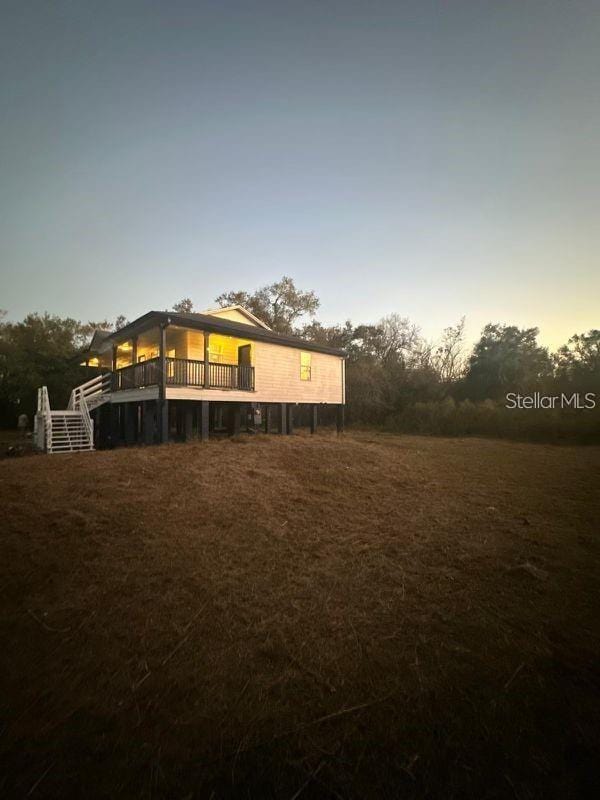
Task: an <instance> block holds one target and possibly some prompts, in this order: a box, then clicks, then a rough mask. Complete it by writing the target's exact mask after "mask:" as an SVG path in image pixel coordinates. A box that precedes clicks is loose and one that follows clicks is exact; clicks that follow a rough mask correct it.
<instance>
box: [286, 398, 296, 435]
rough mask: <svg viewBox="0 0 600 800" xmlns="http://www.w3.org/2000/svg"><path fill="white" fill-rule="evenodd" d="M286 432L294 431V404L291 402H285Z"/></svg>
mask: <svg viewBox="0 0 600 800" xmlns="http://www.w3.org/2000/svg"><path fill="white" fill-rule="evenodd" d="M286 423H287V424H286V428H287V430H286V433H288V434H292V433H293V432H294V405H293V403H288V404H287V420H286Z"/></svg>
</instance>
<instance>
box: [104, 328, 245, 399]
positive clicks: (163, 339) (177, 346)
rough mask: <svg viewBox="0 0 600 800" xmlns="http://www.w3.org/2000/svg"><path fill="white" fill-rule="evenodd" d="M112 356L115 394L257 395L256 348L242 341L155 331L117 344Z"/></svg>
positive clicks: (179, 331) (182, 331)
mask: <svg viewBox="0 0 600 800" xmlns="http://www.w3.org/2000/svg"><path fill="white" fill-rule="evenodd" d="M110 355H111V358H110V362H111V364H110V368H111V370H112V379H111V380H112V385H111V390H112V391H113V392H118V391H121V390H127V389H141V388H144V387H146V386H155V385H164V386H191V387H198V388H205V389H232V390H236V389H237V390H241V391H246V392H247V391H254V364H253V360H254V348H253V343H252V342H251V341H249V340H247V339H243V338H240V337H237V336H226V335H223V334H220V333H208V332H204V331H197V330H191V329H189V328H182V327H178V326H168V327H166V328H154V329H151V330H148V331H145V332H143V333H141V334H139V335H138V336H136V337H133V338H131V339H128V340H125V341H123V342H121V343H119V344H117V345H115V346H114V347H113V350H112V353H111V354H110ZM107 361H108V358H106V359H105V364H104V365H103V364H100V366H108V364H107V363H106V362H107Z"/></svg>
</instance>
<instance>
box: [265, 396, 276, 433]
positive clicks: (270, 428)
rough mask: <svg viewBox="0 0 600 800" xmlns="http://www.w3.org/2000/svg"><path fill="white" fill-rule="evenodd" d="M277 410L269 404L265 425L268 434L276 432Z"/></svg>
mask: <svg viewBox="0 0 600 800" xmlns="http://www.w3.org/2000/svg"><path fill="white" fill-rule="evenodd" d="M274 417H275V409H274V408H273V406H272V405H271V403H267V407H266V410H265V425H266V428H265V429H266V432H267V433H273V432H274V430H275V420H274Z"/></svg>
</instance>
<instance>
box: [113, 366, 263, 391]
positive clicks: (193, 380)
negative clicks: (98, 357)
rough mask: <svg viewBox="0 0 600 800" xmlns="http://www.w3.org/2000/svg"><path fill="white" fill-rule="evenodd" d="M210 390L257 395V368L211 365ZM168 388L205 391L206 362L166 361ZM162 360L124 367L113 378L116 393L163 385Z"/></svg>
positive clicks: (116, 371) (114, 373)
mask: <svg viewBox="0 0 600 800" xmlns="http://www.w3.org/2000/svg"><path fill="white" fill-rule="evenodd" d="M208 366H209V373H208V374H209V388H211V389H237V390H238V391H246V392H251V391H254V367H250V366H241V365H239V364H217V363H215V362H213V361H211V362H210V363H209V365H208ZM165 370H166V373H167V374H166V384H167V386H197V387H203V386H205V383H204V361H193V360H191V359H187V358H166V359H165ZM160 379H161V375H160V359H158V358H152V359H149V360H148V361H142V362H141V363H139V364H132V365H130V366H128V367H121V369H117V370H115V372H113V374H112V386H111V388H112V391H113V392H118V391H119V390H121V389H141V388H143V387H145V386H155V385H157V384H158V383H160Z"/></svg>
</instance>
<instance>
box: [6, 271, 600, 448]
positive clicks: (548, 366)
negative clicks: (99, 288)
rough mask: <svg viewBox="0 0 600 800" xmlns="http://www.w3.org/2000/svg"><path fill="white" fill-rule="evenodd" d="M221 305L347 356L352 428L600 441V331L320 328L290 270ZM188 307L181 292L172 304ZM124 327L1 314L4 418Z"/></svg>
mask: <svg viewBox="0 0 600 800" xmlns="http://www.w3.org/2000/svg"><path fill="white" fill-rule="evenodd" d="M215 302H216V303H217V304H218V305H220V306H228V305H235V304H240V305H242V306H244V307H245V308H247V309H248V310H250V311H251V312H252V313H253V314H255V315H256V316H257V317H259V318H260V319H262V320H263V321H264V322H266V323H267V324H268V325H269V326H270V327H271V328H272V329H273V330H274V331H276V332H278V333H283V334H292V335H296V336H300V337H302V338H305V339H308V340H310V341H314V342H319V343H321V344H326V345H330V346H332V347H339V348H342V349H344V350H345V351H346V353H347V367H346V381H347V418H348V422H349V424H354V425H376V426H378V427H382V428H386V429H390V430H395V431H403V432H418V433H431V434H445V435H468V434H484V435H496V436H509V437H516V438H533V439H544V440H559V439H562V438H565V439H577V440H580V441H597V440H599V439H600V330H598V329H593V330H590V331H587V332H583V333H575V334H574V335H573V336H572V337H571V338H570V339H569V341H568V342H567V343H566V344H564V345H563V346H562V347H560V348H559V349H558V350H557V351H556V352H550V351H549V350H548V348H546V347H543V346H541V345H540V344H539V343H538V341H537V337H538V329H537V328H519V327H517V326H515V325H505V324H498V323H490V324H488V325H486V326H485V327H484V329H483V331H482V333H481V336H480V338H479V340H478V341H477V342H476V343H475V345H474V346H473V348H472V349H471V350H470V352H467V350H466V347H465V341H464V328H465V321H464V318H463V319H461V320H458V321H457V323H456V324H455V325H453V326H450V327H448V328H446V329H445V330H444V331H443V332H442V333H441V334H440V337H439V339H438V340H437V341H433V342H432V341H428V340H427V339H426V338H425V337H424V336H423V334H422V332H421V330H420V328H419V327H418V325H416V324H414V323H413V322H411V321H410V320H409V319H408V318H406V317H404V316H402V315H400V314H390V315H388V316H386V317H383V318H382V319H380V320H379V321H378V322H376V323H371V324H358V325H355V324H353V323H352V322H351V321H350V320H347V321H346V322H344V323H343V324H338V325H323V324H322V323H321V322H319V321H318V320H317V318H316V317H317V312H318V309H319V305H320V302H319V298H318V297H317V295H316V294H315V292H314V291H309V290H301V289H298V288H297V287H296V285H295V282H294V281H293V279H292V278H289V277H286V276H284V277H283V278H282V279H281V280H279V281H276V282H274V283H272V284H270V285H267V286H263V287H260V288H259V289H257V290H255V291H252V292H248V291H245V290H235V291H227V292H224V293H223V294H220V295H219V296H218V297H217V298H216V299H215ZM172 310H174V311H178V312H181V313H192V312H193V310H194V303H193V301H192V300H191V299H190V298H184V299H182V300H180V301H179V302H178V303H175V305H174V306H173V307H172ZM124 324H126V318H125V317H124V316H119V317H118V318H117V319H116V320H115V321H114V322H112V323H111V322H108V321H107V320H104V321H102V322H100V323H97V322H87V323H82V322H80V321H77V320H74V319H70V318H67V319H61V318H59V317H56V316H52V315H49V314H43V315H40V314H29V315H27V316H26V317H25V319H24V320H22V321H21V322H8V321H6V320H2V321H0V425H1V426H2V427H12V426H13V425H14V424H15V420H16V416H17V415H18V413H21V411H23V410H24V411H25V412H26V413H28V414H32V413H33V412H34V409H35V397H36V389H37V387H38V386H40V385H46V386H48V390H49V392H50V397H51V398H52V402H53V404H55V405H56V407H60V406H61V405H62V404H64V403H66V401H67V399H68V396H69V393H70V390H71V388H72V387H73V386H75V385H77V383H78V382H80V381H81V380H82V379H83V377H82V368H81V367H80V366H79V365H78V364H77V361H76V359H75V360H74V356H75V355H76V354H77V352H78V351H80V350H81V349H82V348H83V347H84V345H85V344H86V343H87V341H89V338H90V336H91V335H92V333H93V331H94V330H95V329H96V328H102V329H104V330H106V329H112V330H116V329H118V328H120V327H122V326H123V325H124ZM508 393H514V394H520V395H534V394H535V393H539V395H540V396H542V395H543V396H561V395H563V394H564V395H565V396H566V397H571V396H572V395H575V394H579V395H586V394H588V395H589V394H596V395H597V407H596V409H595V410H593V409H587V410H581V409H576V408H573V407H567V408H562V409H561V408H558V407H555V408H536V409H516V410H515V409H509V408H507V402H506V396H507V394H508Z"/></svg>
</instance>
